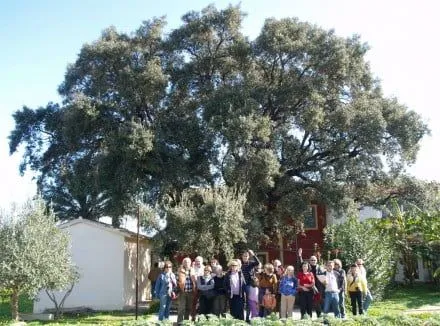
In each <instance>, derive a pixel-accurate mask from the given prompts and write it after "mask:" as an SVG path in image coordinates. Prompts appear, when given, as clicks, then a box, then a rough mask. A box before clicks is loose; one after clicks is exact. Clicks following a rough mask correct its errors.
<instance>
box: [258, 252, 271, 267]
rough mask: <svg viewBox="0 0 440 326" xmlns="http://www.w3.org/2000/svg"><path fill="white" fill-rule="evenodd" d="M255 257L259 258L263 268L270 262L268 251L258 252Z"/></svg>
mask: <svg viewBox="0 0 440 326" xmlns="http://www.w3.org/2000/svg"><path fill="white" fill-rule="evenodd" d="M255 255H256V256H257V257H258V259H259V260H260V262H261V264H262V265H263V266H264V264H267V263H268V262H269V255H268V253H267V251H259V252H256V253H255Z"/></svg>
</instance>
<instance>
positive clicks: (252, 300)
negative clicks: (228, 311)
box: [247, 277, 259, 318]
mask: <svg viewBox="0 0 440 326" xmlns="http://www.w3.org/2000/svg"><path fill="white" fill-rule="evenodd" d="M250 285H251V286H250V287H249V292H248V298H247V300H248V305H249V318H256V317H258V290H259V289H258V278H256V277H253V278H252V279H251V284H250Z"/></svg>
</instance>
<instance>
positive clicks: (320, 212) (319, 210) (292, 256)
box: [256, 204, 327, 266]
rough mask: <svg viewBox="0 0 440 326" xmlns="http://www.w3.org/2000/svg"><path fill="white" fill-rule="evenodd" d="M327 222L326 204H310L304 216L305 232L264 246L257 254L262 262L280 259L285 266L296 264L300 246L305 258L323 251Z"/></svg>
mask: <svg viewBox="0 0 440 326" xmlns="http://www.w3.org/2000/svg"><path fill="white" fill-rule="evenodd" d="M326 223H327V216H326V206H325V205H323V204H318V205H310V211H309V214H307V215H306V216H305V217H304V230H305V232H304V234H298V235H297V236H296V238H293V239H280V240H279V241H278V243H271V244H267V245H265V246H262V247H261V248H259V250H258V251H257V253H256V254H257V256H258V258H259V259H260V261H261V262H262V263H266V262H271V261H273V260H274V259H279V260H280V261H281V263H282V264H283V265H284V266H286V265H293V266H296V263H297V261H296V257H297V252H298V248H302V256H303V258H305V259H308V258H309V257H310V256H311V255H313V254H315V253H316V252H320V253H322V248H323V244H324V243H323V239H324V233H323V230H324V227H325V226H326Z"/></svg>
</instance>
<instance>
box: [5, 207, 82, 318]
mask: <svg viewBox="0 0 440 326" xmlns="http://www.w3.org/2000/svg"><path fill="white" fill-rule="evenodd" d="M0 252H1V258H0V289H4V290H8V291H9V292H10V293H11V311H12V317H13V319H15V320H17V319H18V298H19V295H21V294H25V295H28V296H30V297H35V296H36V294H37V293H38V291H39V290H41V289H45V288H48V289H62V288H63V287H66V286H68V285H69V284H72V282H74V280H75V274H76V271H75V267H74V265H73V263H72V260H71V256H70V250H69V238H68V235H67V234H66V233H64V232H62V231H61V230H60V229H59V228H58V227H57V226H56V223H55V218H54V215H53V213H52V212H51V211H48V210H47V208H46V205H45V204H44V202H43V201H42V200H41V199H37V200H35V201H28V202H27V203H26V204H24V205H23V206H22V207H20V208H18V209H12V210H11V211H10V212H9V213H5V212H3V213H0Z"/></svg>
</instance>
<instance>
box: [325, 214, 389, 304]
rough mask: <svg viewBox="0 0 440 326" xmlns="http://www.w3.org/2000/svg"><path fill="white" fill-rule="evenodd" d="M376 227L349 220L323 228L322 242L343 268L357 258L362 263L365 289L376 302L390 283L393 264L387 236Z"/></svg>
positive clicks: (373, 221) (371, 223) (368, 221)
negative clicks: (365, 279)
mask: <svg viewBox="0 0 440 326" xmlns="http://www.w3.org/2000/svg"><path fill="white" fill-rule="evenodd" d="M376 224H377V221H375V220H374V219H369V220H367V221H364V222H360V221H359V220H358V219H357V218H349V219H348V220H347V221H345V222H344V223H341V224H333V225H330V226H327V227H326V228H325V230H324V234H325V236H324V242H325V245H326V247H327V249H328V250H329V251H331V252H333V253H337V254H338V258H340V259H341V260H342V263H343V265H344V266H346V267H348V266H349V265H350V264H352V263H354V262H355V261H356V259H357V258H362V259H363V260H364V261H366V266H365V267H366V268H367V276H368V283H369V288H370V290H371V292H372V293H373V294H374V295H375V297H376V298H378V299H379V298H381V297H382V296H383V294H384V292H385V289H386V287H387V286H388V285H389V284H390V283H391V280H392V277H393V275H394V272H395V269H396V264H395V261H394V258H395V257H394V247H393V243H392V241H391V239H390V237H387V236H386V235H380V233H379V230H378V228H377V225H376Z"/></svg>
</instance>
